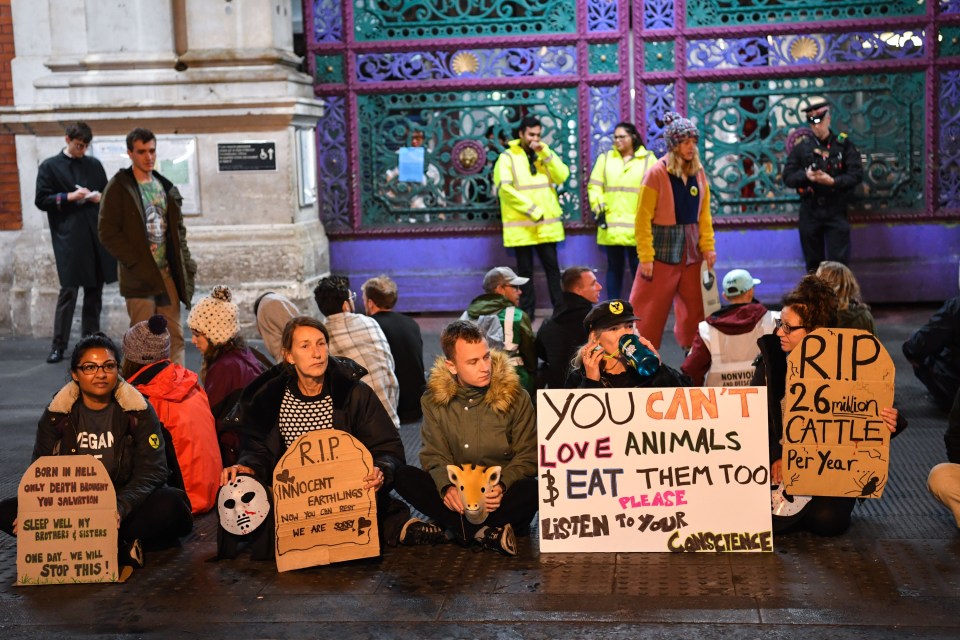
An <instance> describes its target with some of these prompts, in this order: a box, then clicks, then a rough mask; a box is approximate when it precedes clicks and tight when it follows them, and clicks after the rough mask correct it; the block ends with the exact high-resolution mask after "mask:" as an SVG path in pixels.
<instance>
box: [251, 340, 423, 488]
mask: <svg viewBox="0 0 960 640" xmlns="http://www.w3.org/2000/svg"><path fill="white" fill-rule="evenodd" d="M365 375H367V370H366V369H364V368H363V367H361V366H360V365H359V364H357V363H356V362H354V361H353V360H350V359H349V358H340V357H337V356H330V359H329V361H328V364H327V372H326V376H325V379H324V383H323V384H324V387H325V388H329V391H330V395H331V396H332V398H333V424H334V425H335V426H336V428H337V429H339V430H341V431H346V432H347V433H349V434H350V435H352V436H353V437H355V438H356V439H357V440H359V441H360V442H361V443H363V446H365V447H366V448H367V449H368V450H369V451H370V454H371V455H372V456H373V462H374V464H375V465H376V466H378V467H380V469H381V470H382V471H383V475H384V483H383V486H384V488H386V489H387V491H389V487H391V486H392V484H393V475H394V472H395V471H396V470H397V469H398V468H399V467H400V466H402V465H403V464H404V460H406V456H405V455H404V451H403V443H402V442H401V441H400V433H399V432H398V431H397V428H396V427H395V426H394V424H393V420H391V419H390V416H389V415H388V414H387V411H386V409H384V408H383V404H382V403H381V402H380V399H379V398H378V397H377V395H376V394H375V393H374V392H373V389H371V388H370V387H368V386H367V385H366V384H361V382H360V378H362V377H363V376H365ZM296 377H297V374H296V372H295V371H294V370H293V368H292V367H291V366H290V365H288V364H278V365H276V366H274V367H273V368H272V369H269V370H267V371H265V372H264V373H262V374H261V375H260V376H259V377H258V378H257V379H256V380H254V381H253V382H251V383H250V384H249V385H248V386H247V388H246V389H244V391H243V394H242V395H241V396H240V404H239V406H238V407H237V414H236V421H237V423H238V425H239V428H240V430H241V431H242V432H243V434H244V435H245V436H246V444H245V446H244V450H243V451H241V452H240V457H239V459H238V460H237V464H241V465H245V466H247V467H250V468H251V469H253V470H254V472H255V473H256V475H257V477H258V478H259V479H260V480H261V481H262V482H264V484H267V485H271V484H272V482H271V481H272V479H273V478H272V475H273V469H274V467H276V466H277V462H278V461H279V460H280V456H282V455H283V454H284V452H285V451H286V449H287V447H286V445H285V444H284V442H283V437H282V435H281V434H280V427H279V424H278V423H279V419H280V403H281V401H282V400H283V394H284V390H285V389H286V388H287V385H288V384H289V383H290V381H291V380H296ZM328 385H329V387H328Z"/></svg>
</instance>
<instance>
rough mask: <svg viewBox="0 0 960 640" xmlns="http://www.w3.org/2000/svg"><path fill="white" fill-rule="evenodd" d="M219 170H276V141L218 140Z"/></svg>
mask: <svg viewBox="0 0 960 640" xmlns="http://www.w3.org/2000/svg"><path fill="white" fill-rule="evenodd" d="M217 168H218V169H219V170H220V171H276V170H277V143H276V142H256V141H251V142H218V143H217Z"/></svg>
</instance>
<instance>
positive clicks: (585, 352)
mask: <svg viewBox="0 0 960 640" xmlns="http://www.w3.org/2000/svg"><path fill="white" fill-rule="evenodd" d="M638 320H639V318H637V316H635V315H633V306H632V305H631V304H630V303H629V302H627V301H626V300H606V301H604V302H601V303H599V304H595V305H594V306H593V309H591V310H590V313H588V314H587V317H586V318H584V319H583V326H584V327H585V328H586V330H587V332H588V337H587V343H586V344H584V345H582V346H581V347H580V348H579V349H577V351H576V354H575V355H574V356H573V360H572V361H571V363H570V373H569V374H568V375H567V382H566V384H565V385H564V386H565V387H566V388H568V389H577V388H591V387H616V388H635V387H687V386H690V379H689V378H688V377H687V376H685V375H683V374H682V373H680V372H679V371H677V370H676V369H673V368H672V367H668V366H667V365H665V364H663V363H661V362H660V354H659V353H657V350H656V349H654V348H653V345H652V344H650V341H649V340H647V339H646V338H644V337H643V336H641V335H640V332H639V331H638V330H637V325H636V323H637V321H638ZM627 335H629V336H633V338H626V339H625V338H624V337H623V336H627ZM628 343H629V346H628V347H627V349H626V350H625V349H624V345H625V344H628Z"/></svg>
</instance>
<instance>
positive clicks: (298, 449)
mask: <svg viewBox="0 0 960 640" xmlns="http://www.w3.org/2000/svg"><path fill="white" fill-rule="evenodd" d="M372 472H373V456H371V455H370V452H369V451H367V448H366V447H364V446H363V444H361V443H360V441H359V440H357V439H356V438H354V437H353V436H351V435H350V434H349V433H346V432H344V431H339V430H337V429H318V430H316V431H310V432H308V433H305V434H303V435H302V436H300V438H298V439H297V441H296V442H294V443H293V445H291V446H290V448H289V449H287V452H286V453H285V454H284V455H283V457H281V458H280V462H279V463H278V464H277V468H276V469H274V472H273V508H274V513H275V514H276V525H277V539H276V545H277V547H276V557H277V569H278V570H279V571H290V570H292V569H300V568H302V567H313V566H316V565H320V564H330V563H331V562H343V561H345V560H353V559H355V558H368V557H371V556H376V555H379V554H380V539H379V535H378V529H377V500H376V492H375V491H374V490H373V489H364V488H363V478H364V477H365V476H367V475H369V474H370V473H372Z"/></svg>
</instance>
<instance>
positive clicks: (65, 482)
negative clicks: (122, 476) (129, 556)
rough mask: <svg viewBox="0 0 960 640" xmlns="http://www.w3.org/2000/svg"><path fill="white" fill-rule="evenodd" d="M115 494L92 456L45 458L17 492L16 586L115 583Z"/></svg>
mask: <svg viewBox="0 0 960 640" xmlns="http://www.w3.org/2000/svg"><path fill="white" fill-rule="evenodd" d="M120 573H121V572H120V569H119V567H118V565H117V494H116V491H115V490H114V488H113V483H112V482H111V481H110V475H109V474H108V473H107V470H106V469H105V468H104V466H103V463H101V462H100V461H99V460H97V459H96V458H94V457H93V456H89V455H83V456H44V457H41V458H37V460H36V462H34V463H33V464H31V465H30V467H29V468H28V469H27V471H26V473H24V474H23V478H22V479H21V480H20V490H19V492H18V493H17V584H18V585H23V586H26V585H39V584H73V583H76V582H119V581H121V580H122V578H121V575H120Z"/></svg>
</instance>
